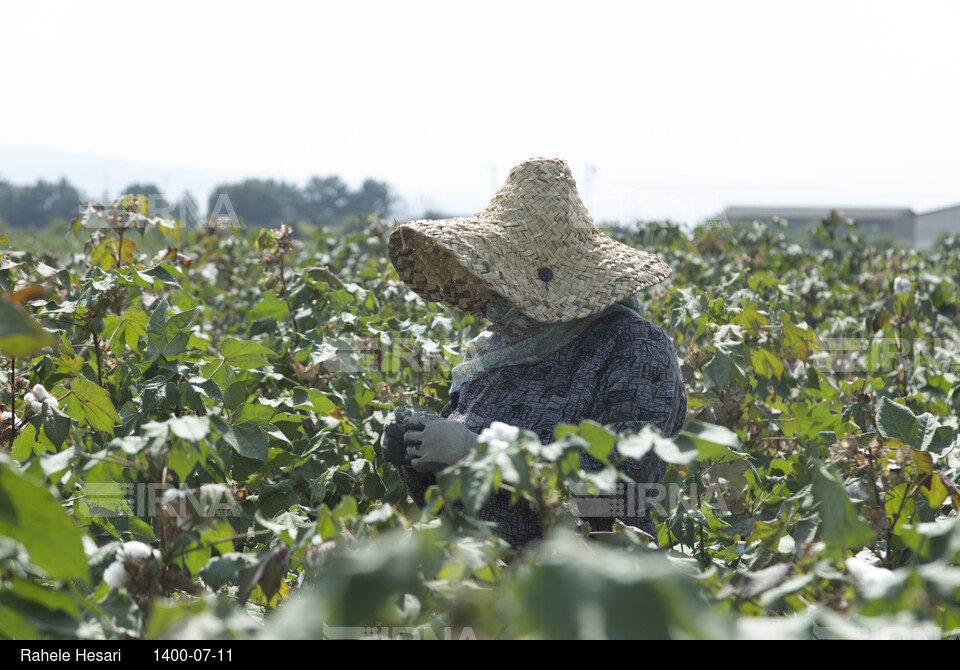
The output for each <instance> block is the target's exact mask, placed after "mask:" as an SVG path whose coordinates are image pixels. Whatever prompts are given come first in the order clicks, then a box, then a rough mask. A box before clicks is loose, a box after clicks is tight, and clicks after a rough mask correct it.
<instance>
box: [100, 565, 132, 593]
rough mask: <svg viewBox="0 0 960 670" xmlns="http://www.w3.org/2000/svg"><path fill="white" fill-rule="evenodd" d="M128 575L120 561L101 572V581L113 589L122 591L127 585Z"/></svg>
mask: <svg viewBox="0 0 960 670" xmlns="http://www.w3.org/2000/svg"><path fill="white" fill-rule="evenodd" d="M128 579H130V575H128V574H127V569H126V568H125V567H124V566H123V563H122V562H121V561H114V562H113V563H111V564H110V565H108V566H107V569H106V570H104V571H103V581H105V582H106V583H107V584H108V585H110V586H111V587H112V588H115V589H122V588H123V587H124V586H126V584H127V580H128Z"/></svg>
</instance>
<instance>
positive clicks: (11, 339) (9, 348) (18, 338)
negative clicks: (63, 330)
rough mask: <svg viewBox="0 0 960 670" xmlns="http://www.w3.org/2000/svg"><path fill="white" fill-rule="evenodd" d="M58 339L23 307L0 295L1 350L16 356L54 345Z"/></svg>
mask: <svg viewBox="0 0 960 670" xmlns="http://www.w3.org/2000/svg"><path fill="white" fill-rule="evenodd" d="M56 344H57V339H56V338H55V337H53V335H51V334H50V333H48V332H47V331H46V330H44V329H43V327H42V326H41V325H40V324H39V323H37V322H36V320H35V319H34V318H33V317H32V316H30V314H29V313H28V312H27V310H25V309H24V308H23V307H21V306H20V305H18V304H17V303H15V302H13V301H12V300H10V299H8V298H5V297H2V296H0V350H3V352H4V353H6V354H8V355H10V356H14V357H20V356H27V355H29V354H32V353H35V352H37V351H40V350H41V349H45V348H46V347H52V346H55V345H56Z"/></svg>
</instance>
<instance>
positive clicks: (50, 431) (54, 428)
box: [43, 407, 71, 449]
mask: <svg viewBox="0 0 960 670" xmlns="http://www.w3.org/2000/svg"><path fill="white" fill-rule="evenodd" d="M70 426H71V422H70V417H69V416H67V415H66V414H64V413H63V412H61V411H60V410H58V409H53V408H52V407H46V408H44V410H43V432H44V434H45V435H46V436H47V439H48V440H50V442H51V443H53V445H54V446H55V447H57V449H59V448H60V446H61V445H62V444H63V442H64V440H66V439H67V437H68V436H69V435H70Z"/></svg>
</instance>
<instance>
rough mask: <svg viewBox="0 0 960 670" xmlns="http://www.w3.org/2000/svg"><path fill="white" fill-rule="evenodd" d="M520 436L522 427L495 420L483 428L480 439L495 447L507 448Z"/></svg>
mask: <svg viewBox="0 0 960 670" xmlns="http://www.w3.org/2000/svg"><path fill="white" fill-rule="evenodd" d="M519 436H520V429H519V428H517V427H516V426H511V425H509V424H506V423H503V422H502V421H494V422H493V423H491V424H490V427H489V428H484V429H483V431H482V432H481V433H480V437H479V438H478V439H479V441H480V442H485V443H486V444H488V445H490V446H491V447H492V448H494V449H506V448H507V447H509V446H510V443H511V442H513V441H514V440H516V439H517V438H518V437H519Z"/></svg>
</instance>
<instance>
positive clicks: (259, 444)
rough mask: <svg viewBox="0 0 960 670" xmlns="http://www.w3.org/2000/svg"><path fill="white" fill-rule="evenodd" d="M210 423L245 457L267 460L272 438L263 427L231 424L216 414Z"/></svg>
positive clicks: (263, 461)
mask: <svg viewBox="0 0 960 670" xmlns="http://www.w3.org/2000/svg"><path fill="white" fill-rule="evenodd" d="M210 423H211V424H213V426H214V427H215V428H216V429H217V431H218V432H219V433H220V434H221V435H222V436H223V440H224V442H226V443H227V444H229V445H230V446H231V447H232V448H233V450H234V451H236V452H237V453H238V454H240V455H241V456H243V457H244V458H251V459H253V460H255V461H259V462H260V463H266V462H267V449H268V447H269V446H270V438H268V437H267V434H266V433H265V432H263V429H261V428H258V427H257V426H251V425H249V424H241V425H239V426H231V425H230V424H228V423H227V422H226V421H224V420H223V419H222V418H220V417H219V416H216V415H212V416H211V417H210Z"/></svg>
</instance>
